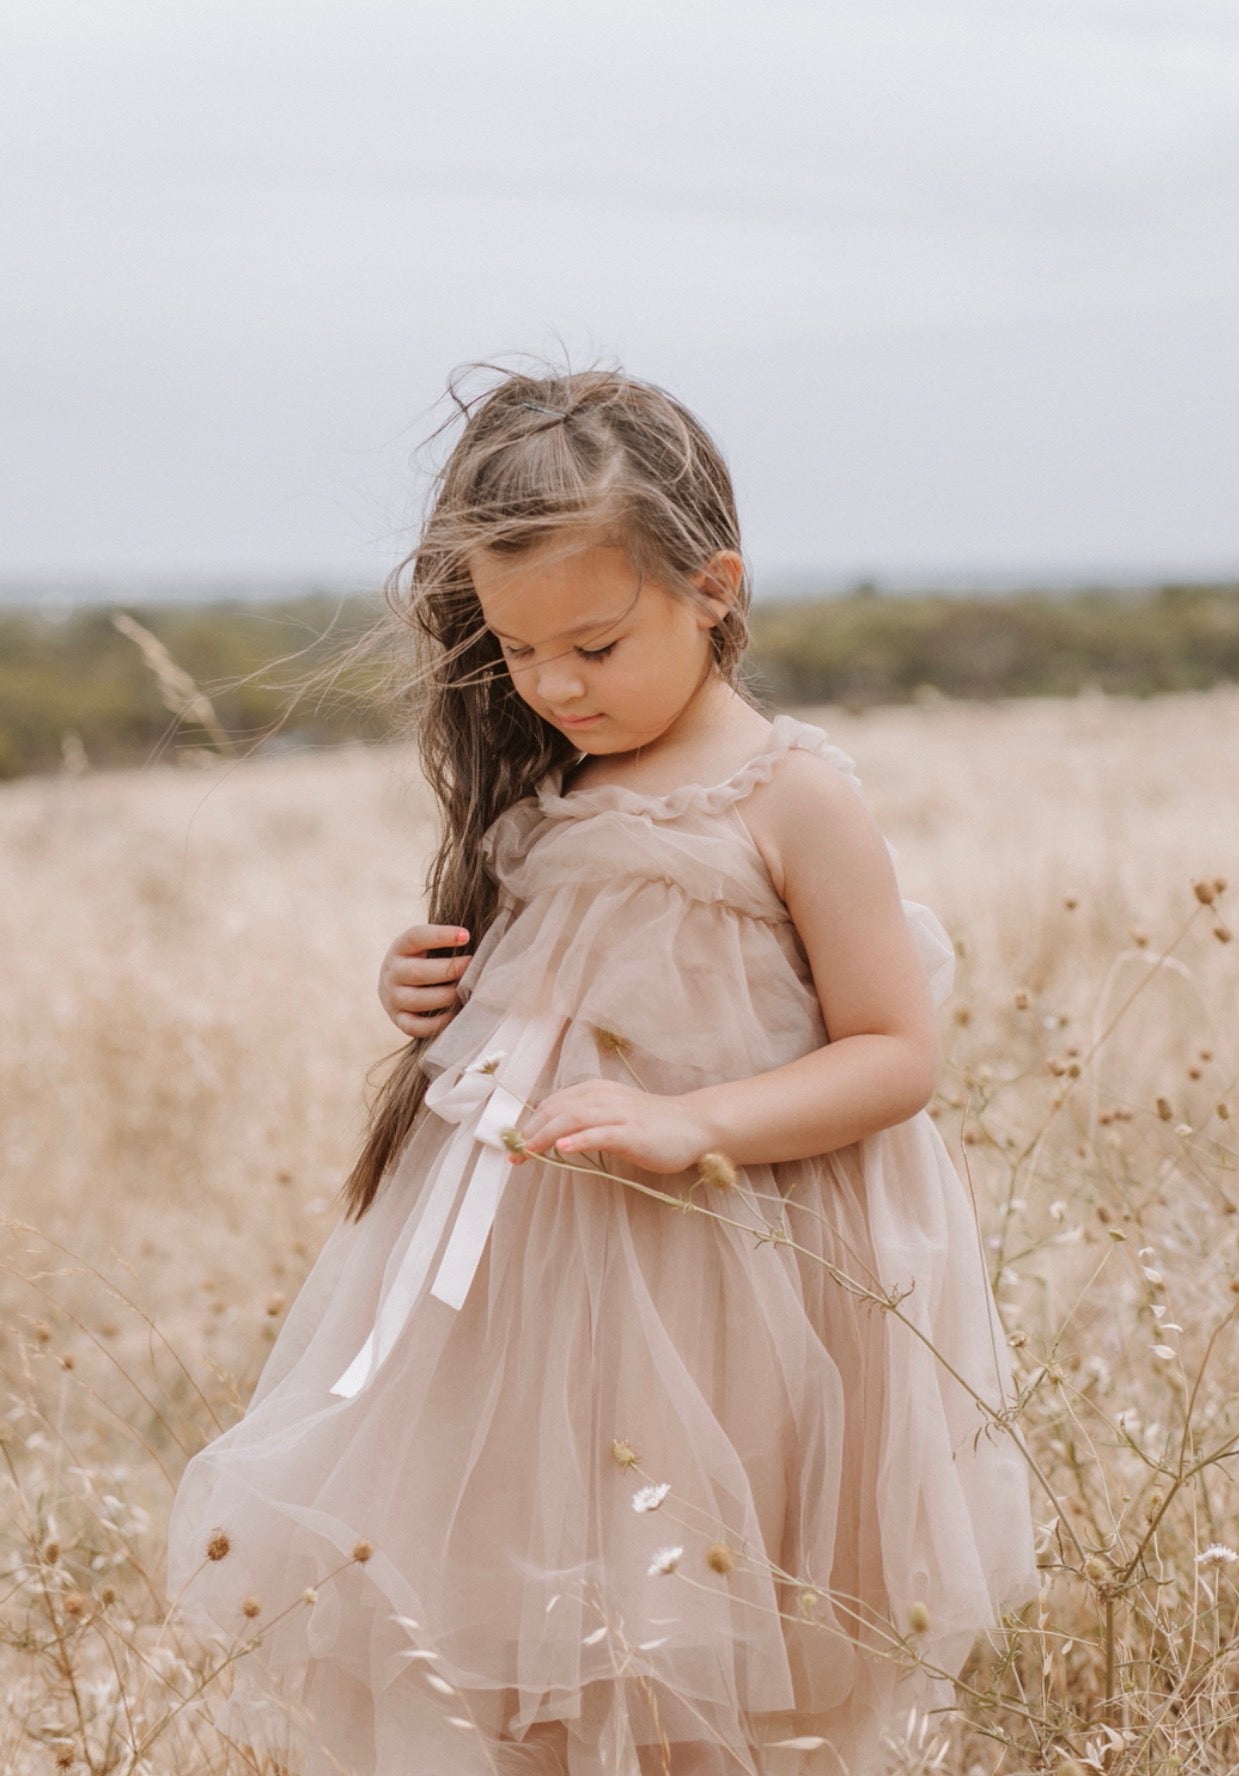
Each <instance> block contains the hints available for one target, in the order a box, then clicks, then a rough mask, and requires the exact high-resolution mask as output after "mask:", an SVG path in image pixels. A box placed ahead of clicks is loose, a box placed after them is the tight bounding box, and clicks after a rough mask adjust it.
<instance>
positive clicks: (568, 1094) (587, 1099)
mask: <svg viewBox="0 0 1239 1776" xmlns="http://www.w3.org/2000/svg"><path fill="white" fill-rule="evenodd" d="M520 1132H521V1134H522V1135H523V1136H524V1139H525V1147H526V1150H527V1152H529V1153H532V1154H533V1155H534V1156H535V1157H538V1158H540V1157H541V1156H542V1155H543V1154H545V1153H546V1152H547V1151H548V1150H549V1149H550V1148H551V1147H555V1148H557V1149H558V1151H559V1153H561V1154H562V1155H563V1156H564V1157H565V1158H569V1159H570V1158H572V1157H573V1155H574V1154H579V1153H585V1152H593V1151H594V1150H596V1149H601V1150H602V1152H603V1157H604V1160H605V1157H606V1155H607V1154H610V1155H611V1156H612V1157H613V1158H616V1159H626V1160H629V1161H631V1163H632V1164H633V1165H638V1166H642V1167H643V1168H644V1169H645V1170H646V1171H647V1172H660V1173H666V1172H683V1171H687V1170H688V1168H689V1167H690V1166H694V1165H696V1163H697V1161H698V1160H699V1159H700V1158H701V1155H702V1154H703V1153H704V1152H705V1151H706V1150H707V1149H708V1148H709V1147H710V1146H711V1140H710V1137H709V1133H708V1131H707V1130H706V1129H705V1128H704V1127H703V1126H702V1125H701V1124H700V1123H699V1122H698V1120H697V1118H696V1116H695V1115H694V1114H693V1112H692V1111H691V1110H690V1108H689V1106H688V1104H687V1102H686V1101H685V1099H683V1098H675V1097H670V1098H663V1097H657V1096H656V1095H655V1094H654V1093H653V1092H644V1091H639V1090H638V1089H637V1087H636V1086H632V1085H623V1084H621V1083H620V1082H619V1081H618V1080H611V1079H583V1080H581V1081H580V1082H579V1084H577V1085H567V1086H565V1087H564V1088H563V1090H562V1091H554V1092H551V1093H549V1095H548V1096H547V1097H545V1098H543V1099H542V1101H541V1103H540V1104H538V1105H536V1106H535V1108H534V1109H533V1110H532V1111H531V1112H530V1115H529V1120H528V1121H527V1122H526V1123H525V1125H524V1127H523V1128H522V1129H521V1131H520ZM523 1159H524V1155H522V1154H517V1153H514V1154H512V1155H511V1160H512V1163H513V1164H514V1165H520V1164H521V1163H522V1161H523Z"/></svg>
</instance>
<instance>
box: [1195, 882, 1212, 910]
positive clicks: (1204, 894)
mask: <svg viewBox="0 0 1239 1776" xmlns="http://www.w3.org/2000/svg"><path fill="white" fill-rule="evenodd" d="M1192 892H1193V893H1194V894H1195V896H1196V898H1197V900H1198V901H1199V902H1200V904H1201V906H1212V905H1213V903H1214V901H1215V900H1216V899H1217V889H1216V888H1215V887H1214V886H1213V883H1212V882H1193V883H1192Z"/></svg>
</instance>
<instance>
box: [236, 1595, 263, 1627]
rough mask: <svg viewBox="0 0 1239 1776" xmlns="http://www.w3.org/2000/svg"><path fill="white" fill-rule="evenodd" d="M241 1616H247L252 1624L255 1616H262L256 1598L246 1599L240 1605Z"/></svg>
mask: <svg viewBox="0 0 1239 1776" xmlns="http://www.w3.org/2000/svg"><path fill="white" fill-rule="evenodd" d="M241 1614H242V1615H243V1616H248V1617H249V1619H250V1621H251V1622H252V1621H253V1619H254V1617H255V1616H260V1615H261V1614H262V1605H261V1603H259V1601H258V1599H257V1598H256V1597H247V1598H245V1599H244V1600H243V1602H242V1604H241Z"/></svg>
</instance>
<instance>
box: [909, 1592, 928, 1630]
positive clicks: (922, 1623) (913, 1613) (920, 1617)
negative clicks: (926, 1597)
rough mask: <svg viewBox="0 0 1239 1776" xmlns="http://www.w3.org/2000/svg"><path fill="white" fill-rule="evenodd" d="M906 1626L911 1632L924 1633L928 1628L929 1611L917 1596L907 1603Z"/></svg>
mask: <svg viewBox="0 0 1239 1776" xmlns="http://www.w3.org/2000/svg"><path fill="white" fill-rule="evenodd" d="M908 1627H909V1628H910V1629H911V1631H912V1633H913V1634H925V1633H927V1632H928V1630H929V1611H928V1609H926V1607H925V1605H924V1604H923V1603H922V1602H921V1601H920V1599H919V1598H918V1599H917V1601H916V1602H915V1603H911V1604H909V1605H908Z"/></svg>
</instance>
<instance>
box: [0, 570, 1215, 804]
mask: <svg viewBox="0 0 1239 1776" xmlns="http://www.w3.org/2000/svg"><path fill="white" fill-rule="evenodd" d="M380 608H381V607H380V604H379V601H378V600H377V598H376V599H365V598H360V597H357V598H352V599H347V600H343V601H342V600H341V599H339V598H338V597H335V596H331V595H328V594H324V593H310V594H306V595H304V596H302V597H299V598H294V599H287V600H282V601H278V602H268V603H261V604H254V603H248V602H246V601H244V600H240V599H227V600H219V601H214V602H210V603H202V604H197V605H170V604H166V605H141V604H128V603H127V604H122V605H117V606H113V607H99V606H95V607H89V608H83V609H79V610H76V611H73V612H71V613H69V614H68V615H65V616H47V615H42V614H40V613H38V612H37V611H35V610H30V609H14V610H9V611H0V778H12V777H17V776H21V775H22V774H24V773H26V772H31V771H48V770H58V769H61V768H63V767H64V766H65V765H70V766H77V767H78V768H80V767H81V766H83V765H84V764H90V765H93V766H97V767H106V766H113V765H132V764H141V763H145V762H150V761H154V760H156V759H161V758H162V759H172V760H176V759H178V758H180V759H183V758H186V757H188V756H195V755H197V756H200V755H201V752H202V750H203V749H204V748H206V749H211V750H219V748H220V747H221V746H231V747H233V748H235V749H236V750H237V751H238V752H249V751H250V750H251V749H255V750H257V751H259V752H262V751H264V750H266V751H271V750H274V749H278V748H285V749H286V748H289V747H323V746H332V745H338V744H340V743H341V742H343V741H345V740H350V739H351V740H360V741H379V740H383V739H385V738H388V737H389V733H388V732H387V731H386V728H385V723H386V722H387V721H388V720H389V717H388V716H387V715H385V714H384V711H385V710H389V709H390V702H385V701H383V700H381V699H380V698H379V697H377V696H376V695H375V694H374V693H375V690H376V686H377V684H378V682H379V680H378V675H379V673H380V671H381V665H380V663H379V662H377V661H375V660H374V659H368V660H366V661H363V662H358V663H354V664H353V665H352V666H346V667H343V668H342V669H341V670H340V671H339V672H338V674H336V675H335V676H334V678H333V681H332V683H331V685H330V687H329V688H328V689H324V688H322V686H321V685H320V687H319V688H318V689H316V690H315V691H314V692H313V694H312V695H311V696H309V697H303V698H301V699H300V700H297V701H294V694H295V690H296V686H297V685H298V684H299V683H301V681H302V680H303V679H306V678H308V677H309V675H310V674H311V673H317V672H319V671H320V670H321V669H322V668H323V667H324V666H326V665H328V664H329V663H330V662H331V661H332V660H333V659H335V658H337V657H338V656H339V654H340V653H341V652H342V651H343V649H344V648H345V647H347V645H348V644H349V643H350V642H351V641H352V640H354V639H356V637H357V636H358V635H360V634H361V633H363V632H364V631H365V630H367V629H368V628H369V627H370V626H371V625H372V623H373V621H374V619H375V617H376V616H377V615H378V614H379V611H380ZM115 618H119V626H118V621H117V620H114V619H115ZM751 628H752V636H753V640H752V647H751V649H750V652H749V656H748V664H747V669H746V679H747V682H748V683H749V684H750V685H751V687H752V688H753V690H754V691H756V692H757V693H758V694H759V695H761V696H763V697H765V698H768V699H769V700H770V701H771V702H772V703H774V704H775V705H778V706H787V705H792V706H795V705H800V706H809V705H813V704H819V703H841V704H845V705H847V706H850V707H861V706H864V705H866V704H873V703H900V702H907V701H909V700H912V699H915V698H918V697H923V696H926V695H932V694H933V693H935V692H936V693H938V694H940V695H942V696H944V697H959V698H989V699H993V698H1001V697H1018V696H1039V695H1040V696H1046V695H1057V696H1062V695H1072V694H1074V693H1076V692H1078V691H1080V690H1082V689H1085V688H1087V687H1097V688H1099V689H1101V690H1103V691H1106V692H1109V693H1111V694H1114V695H1123V696H1137V697H1145V696H1151V695H1154V694H1155V693H1157V692H1161V691H1186V690H1200V689H1206V688H1208V687H1209V686H1210V685H1214V684H1219V683H1223V682H1227V681H1235V680H1239V585H1231V584H1227V585H1189V584H1182V585H1166V586H1161V587H1159V588H1156V589H1154V590H1151V591H1148V592H1142V593H1131V592H1117V591H1110V590H1081V591H1079V592H1074V593H1067V594H1064V593H1045V592H1021V593H1004V594H1001V595H990V596H983V595H974V594H968V595H957V594H951V593H946V592H942V593H926V594H918V595H908V594H900V595H898V596H893V595H880V594H878V593H877V592H876V591H875V590H874V589H873V588H872V587H868V586H865V587H860V588H858V589H857V591H856V593H855V594H853V595H850V596H842V597H833V596H832V597H822V598H797V599H795V600H794V601H793V600H782V601H780V600H774V601H768V600H763V601H762V602H760V603H758V604H755V605H754V607H753V610H752V614H751ZM195 691H196V692H197V693H200V696H198V697H197V698H195V695H194V693H195ZM202 699H205V700H206V701H205V703H204V702H203V701H202Z"/></svg>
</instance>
